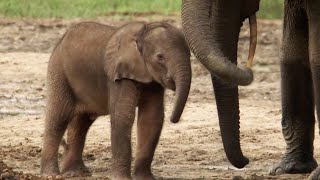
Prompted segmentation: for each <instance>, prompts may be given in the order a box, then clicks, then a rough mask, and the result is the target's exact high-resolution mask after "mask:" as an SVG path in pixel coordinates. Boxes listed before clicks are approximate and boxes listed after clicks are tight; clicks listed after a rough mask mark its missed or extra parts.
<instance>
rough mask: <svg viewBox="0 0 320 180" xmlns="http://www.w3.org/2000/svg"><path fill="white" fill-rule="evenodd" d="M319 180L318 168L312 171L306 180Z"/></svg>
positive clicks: (319, 170)
mask: <svg viewBox="0 0 320 180" xmlns="http://www.w3.org/2000/svg"><path fill="white" fill-rule="evenodd" d="M318 179H320V167H319V166H318V167H317V169H315V170H314V171H312V173H311V174H310V176H309V177H308V180H318Z"/></svg>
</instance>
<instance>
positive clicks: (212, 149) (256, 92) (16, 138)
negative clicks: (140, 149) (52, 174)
mask: <svg viewBox="0 0 320 180" xmlns="http://www.w3.org/2000/svg"><path fill="white" fill-rule="evenodd" d="M110 19H111V18H108V17H104V18H98V19H95V21H98V22H102V23H105V24H112V25H121V24H123V23H125V22H126V21H115V20H110ZM163 19H167V21H169V22H170V23H173V24H174V25H178V26H180V18H179V17H178V16H177V17H169V19H168V17H166V16H163V17H159V18H158V20H163ZM135 20H146V19H143V18H141V17H139V18H137V19H135ZM80 21H84V20H72V21H71V20H70V21H64V20H29V19H26V20H10V19H9V20H8V19H0V34H1V36H0V141H1V142H0V159H1V160H3V162H4V163H6V164H7V165H8V166H9V167H12V168H13V170H14V171H16V172H21V171H22V172H24V173H31V174H34V175H39V171H40V155H41V144H42V137H43V127H44V125H43V123H44V111H45V100H46V86H45V79H46V68H47V62H48V59H49V56H50V52H51V51H52V49H53V48H54V46H55V44H56V43H57V41H58V40H59V38H60V37H61V36H62V34H63V33H64V32H65V30H66V29H67V28H68V27H70V26H72V25H73V24H75V23H78V22H80ZM86 21H87V20H86ZM246 24H247V23H245V26H244V27H243V28H242V30H243V31H242V32H241V37H240V42H239V45H240V46H239V55H238V56H239V59H242V60H244V59H246V58H247V57H246V56H247V51H248V49H247V48H248V43H249V29H248V27H247V25H246ZM281 28H282V27H281V21H265V20H258V46H257V50H256V56H255V60H254V66H253V70H254V73H255V81H254V82H253V83H252V85H250V86H248V87H241V88H240V92H239V93H240V98H241V99H240V110H241V145H242V148H243V152H244V154H245V155H247V156H248V157H249V159H250V164H249V165H247V166H246V167H245V168H244V169H241V170H239V169H235V168H234V167H232V166H231V165H230V163H229V162H228V160H227V159H226V156H225V154H224V151H223V146H222V142H221V138H220V130H219V126H218V118H217V112H216V107H215V102H214V101H215V100H214V97H213V92H212V87H211V86H212V85H211V81H210V78H209V76H208V72H207V71H206V70H204V68H203V67H202V66H201V65H200V64H199V63H198V62H197V61H196V60H195V59H194V58H192V70H193V79H192V85H191V92H190V97H189V100H188V103H187V106H186V109H185V111H184V114H183V117H182V120H181V122H179V123H178V124H172V123H170V122H169V119H168V117H169V114H168V113H170V112H171V108H172V102H173V100H172V99H170V98H166V101H167V103H166V104H167V106H166V119H165V124H164V128H163V131H162V135H161V138H160V142H159V145H158V148H157V150H156V153H155V157H154V162H153V172H154V174H155V175H156V176H158V177H162V178H163V179H174V178H176V179H305V178H306V177H307V176H308V175H282V176H275V177H274V176H268V175H267V174H268V170H269V169H270V168H271V166H272V165H273V163H276V162H278V161H279V160H280V158H281V156H282V154H283V152H284V151H285V142H284V140H283V137H282V133H281V125H280V119H281V110H280V90H279V88H280V76H279V65H278V64H279V51H280V40H281V37H280V34H281V31H282V30H281ZM239 64H242V65H245V61H243V62H239ZM171 93H172V92H170V91H167V94H171ZM135 128H136V127H135ZM135 128H134V129H135ZM135 133H136V131H134V132H133V137H134V139H133V145H134V146H135V143H136V140H135V137H136V134H135ZM315 137H316V139H315V158H316V159H320V153H319V152H320V146H319V137H318V130H317V131H316V136H315ZM61 153H62V149H61V150H60V156H61ZM84 162H85V164H86V165H87V166H88V167H89V169H90V170H91V171H92V175H93V176H92V177H89V178H86V179H98V178H99V179H106V177H107V176H109V174H110V165H111V148H110V121H109V117H100V118H99V119H98V120H97V121H96V122H95V123H94V124H93V126H92V127H91V129H90V131H89V134H88V138H87V144H86V147H85V150H84ZM75 179H77V178H75ZM78 179H79V178H78Z"/></svg>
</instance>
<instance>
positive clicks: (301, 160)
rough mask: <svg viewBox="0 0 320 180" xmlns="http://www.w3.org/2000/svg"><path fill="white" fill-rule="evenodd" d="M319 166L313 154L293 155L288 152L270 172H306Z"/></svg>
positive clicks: (271, 173)
mask: <svg viewBox="0 0 320 180" xmlns="http://www.w3.org/2000/svg"><path fill="white" fill-rule="evenodd" d="M317 166H318V164H317V162H316V160H315V159H314V158H313V157H312V156H309V157H306V156H301V157H292V156H290V155H289V154H286V155H285V156H284V157H283V158H282V161H281V162H280V163H279V164H276V165H274V166H273V167H272V168H271V170H270V171H269V174H270V175H281V174H305V173H310V172H312V171H313V170H314V169H315V168H317ZM319 172H320V171H319Z"/></svg>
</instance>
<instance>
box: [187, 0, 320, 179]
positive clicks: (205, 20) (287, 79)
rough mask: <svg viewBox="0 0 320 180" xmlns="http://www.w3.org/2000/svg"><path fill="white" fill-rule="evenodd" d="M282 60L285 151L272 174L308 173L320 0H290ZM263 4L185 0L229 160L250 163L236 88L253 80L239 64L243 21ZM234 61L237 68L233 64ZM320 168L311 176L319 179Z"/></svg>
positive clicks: (317, 87)
mask: <svg viewBox="0 0 320 180" xmlns="http://www.w3.org/2000/svg"><path fill="white" fill-rule="evenodd" d="M284 3H285V8H284V9H285V12H284V26H283V27H284V28H283V47H282V56H281V61H280V64H281V91H282V130H283V136H284V139H285V141H286V143H287V148H286V153H285V155H284V156H283V158H282V159H281V161H280V163H279V164H277V165H275V166H274V167H273V168H272V169H271V171H270V174H283V173H308V172H311V171H312V170H314V169H315V168H316V167H317V162H316V160H315V159H314V158H313V140H314V124H315V117H314V104H315V105H316V109H317V116H318V118H320V104H319V103H320V0H295V1H292V0H285V2H284ZM258 9H259V0H236V1H235V0H201V1H198V0H183V2H182V23H183V29H184V31H185V35H186V39H187V41H188V43H189V45H190V48H191V50H192V51H193V53H194V54H195V56H196V57H197V59H199V61H200V62H202V64H203V65H204V66H205V67H206V68H207V69H208V70H209V71H210V72H211V74H212V82H213V86H214V91H215V95H216V100H217V109H218V115H219V122H220V128H221V135H222V140H223V144H224V148H225V152H226V154H227V157H228V159H229V161H230V162H231V163H232V164H233V165H234V166H236V167H238V168H242V167H244V166H245V165H246V164H247V163H248V162H249V161H248V159H247V158H246V157H245V156H243V154H242V151H241V148H240V142H239V103H238V87H237V85H248V84H250V83H251V81H252V73H251V71H250V69H246V68H245V69H240V68H238V67H237V66H236V65H235V64H236V63H237V43H238V39H239V31H240V27H241V26H242V23H243V21H244V20H245V19H246V18H248V17H250V16H254V14H255V12H256V11H258ZM232 63H233V64H232ZM319 172H320V170H318V169H317V170H316V171H314V173H313V174H312V177H313V178H315V177H318V176H319V174H320V173H319Z"/></svg>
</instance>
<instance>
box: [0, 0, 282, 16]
mask: <svg viewBox="0 0 320 180" xmlns="http://www.w3.org/2000/svg"><path fill="white" fill-rule="evenodd" d="M282 3H283V0H261V4H260V9H261V10H260V12H259V17H260V18H280V17H281V15H282ZM180 4H181V0H0V15H1V16H10V17H36V18H48V17H49V18H50V17H58V18H76V17H83V18H92V17H97V16H103V15H108V14H120V15H132V14H135V13H150V12H152V13H161V14H168V13H179V11H180Z"/></svg>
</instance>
